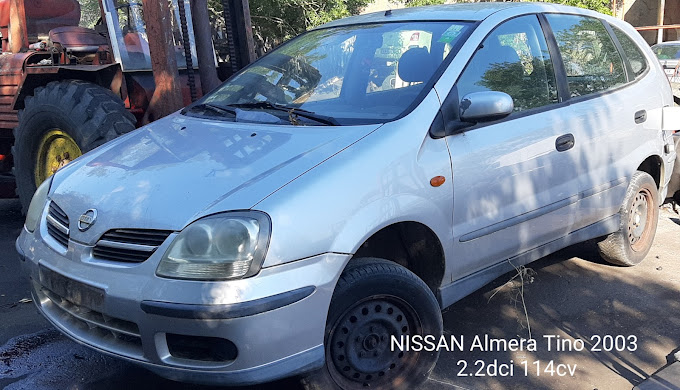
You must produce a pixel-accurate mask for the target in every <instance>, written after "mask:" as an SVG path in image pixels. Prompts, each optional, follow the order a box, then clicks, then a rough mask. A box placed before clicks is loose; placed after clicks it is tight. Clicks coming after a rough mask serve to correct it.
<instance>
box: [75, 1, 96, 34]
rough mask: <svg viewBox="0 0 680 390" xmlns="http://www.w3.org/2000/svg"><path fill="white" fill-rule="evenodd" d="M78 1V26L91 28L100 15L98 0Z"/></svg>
mask: <svg viewBox="0 0 680 390" xmlns="http://www.w3.org/2000/svg"><path fill="white" fill-rule="evenodd" d="M78 3H79V4H80V26H82V27H87V28H93V27H94V25H95V23H96V22H97V20H99V18H100V17H101V10H100V8H99V0H79V1H78Z"/></svg>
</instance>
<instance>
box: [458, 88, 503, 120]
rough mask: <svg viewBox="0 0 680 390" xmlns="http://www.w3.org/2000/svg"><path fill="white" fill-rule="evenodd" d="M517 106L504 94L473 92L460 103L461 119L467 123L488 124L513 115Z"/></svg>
mask: <svg viewBox="0 0 680 390" xmlns="http://www.w3.org/2000/svg"><path fill="white" fill-rule="evenodd" d="M514 108H515V105H514V104H513V102H512V98H511V97H510V95H508V94H507V93H504V92H496V91H484V92H472V93H468V94H467V95H465V96H463V99H462V100H461V101H460V105H459V110H460V119H461V120H462V121H465V122H474V123H476V122H486V121H492V120H496V119H500V118H503V117H504V116H507V115H509V114H510V113H512V110H513V109H514Z"/></svg>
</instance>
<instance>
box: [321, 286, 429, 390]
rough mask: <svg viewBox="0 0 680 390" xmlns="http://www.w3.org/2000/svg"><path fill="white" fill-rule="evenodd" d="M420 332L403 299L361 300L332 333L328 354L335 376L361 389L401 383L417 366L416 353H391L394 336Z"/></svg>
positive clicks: (409, 307) (341, 318)
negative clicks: (401, 378)
mask: <svg viewBox="0 0 680 390" xmlns="http://www.w3.org/2000/svg"><path fill="white" fill-rule="evenodd" d="M421 332H422V324H421V322H420V319H419V317H418V315H417V313H416V312H415V310H414V309H413V308H412V307H411V305H409V304H408V303H406V302H405V301H404V300H402V299H400V298H397V297H394V296H374V297H370V298H367V299H364V300H361V301H359V302H357V303H356V304H354V305H352V306H351V307H350V308H349V309H348V310H347V311H345V313H344V314H343V315H342V316H340V318H339V319H338V321H337V322H336V323H335V325H334V326H333V328H332V329H331V332H330V334H329V343H328V345H327V348H326V352H327V359H329V360H330V361H329V362H328V363H329V369H330V371H331V373H332V376H333V377H334V378H335V379H336V381H338V382H343V383H347V384H350V385H354V386H360V387H380V385H381V384H383V383H395V382H398V379H397V378H398V377H399V376H401V375H402V374H404V373H408V371H409V368H410V367H412V366H413V365H415V363H416V361H417V353H415V352H410V353H408V356H405V352H404V351H401V350H399V349H398V348H395V349H394V350H392V348H391V345H390V344H391V337H392V336H394V337H396V338H397V340H401V338H402V337H404V338H406V337H410V336H411V335H414V334H420V333H421ZM331 365H332V366H333V367H330V366H331ZM333 371H335V372H333Z"/></svg>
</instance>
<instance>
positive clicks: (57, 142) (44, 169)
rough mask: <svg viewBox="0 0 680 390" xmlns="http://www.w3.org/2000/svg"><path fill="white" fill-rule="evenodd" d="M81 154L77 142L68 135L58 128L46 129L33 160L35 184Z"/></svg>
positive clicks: (38, 183) (37, 184)
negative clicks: (34, 160)
mask: <svg viewBox="0 0 680 390" xmlns="http://www.w3.org/2000/svg"><path fill="white" fill-rule="evenodd" d="M82 154H83V153H82V152H81V151H80V148H79V147H78V144H77V143H76V141H75V140H74V139H73V138H71V136H70V135H68V134H66V133H65V132H63V131H61V130H59V129H52V130H50V131H48V132H47V134H45V135H44V136H43V137H42V139H41V140H40V144H39V145H38V155H37V158H36V162H35V185H36V186H39V185H40V183H42V182H43V181H45V180H46V179H47V178H48V177H50V176H52V175H53V174H54V173H55V172H56V171H57V170H58V169H59V168H61V167H63V166H64V165H66V164H68V163H70V162H71V161H73V160H74V159H76V158H77V157H79V156H80V155H82Z"/></svg>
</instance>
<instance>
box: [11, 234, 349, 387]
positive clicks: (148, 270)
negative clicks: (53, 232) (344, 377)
mask: <svg viewBox="0 0 680 390" xmlns="http://www.w3.org/2000/svg"><path fill="white" fill-rule="evenodd" d="M41 233H46V232H45V230H44V229H43V228H40V229H38V230H37V231H36V232H35V233H29V232H28V231H26V230H25V229H24V230H23V231H22V233H21V235H20V236H19V238H18V239H17V242H16V248H17V251H18V252H19V255H20V257H21V259H22V264H23V267H24V269H25V271H26V273H27V274H28V275H29V278H30V283H31V286H32V291H33V299H34V302H35V303H36V305H37V307H38V309H39V310H40V312H41V313H42V314H43V315H44V316H45V317H46V318H47V319H48V320H49V321H50V322H51V323H52V324H53V325H54V326H55V327H56V328H57V329H59V330H60V331H62V332H63V333H64V334H66V335H67V336H69V337H71V338H72V339H74V340H76V341H77V342H79V343H82V344H84V345H86V346H89V347H91V348H94V349H96V350H98V351H100V352H103V353H106V354H109V355H113V356H116V357H119V358H123V359H125V360H128V361H131V362H133V363H136V364H139V365H142V366H144V367H146V368H148V369H150V370H151V371H154V372H156V373H157V374H159V375H161V376H164V377H167V378H170V379H173V380H179V381H187V382H194V383H204V384H222V385H247V384H255V383H261V382H267V381H272V380H276V379H279V378H284V377H288V376H292V375H296V374H300V373H304V372H307V371H311V370H313V369H315V368H319V367H321V366H322V365H323V363H324V349H323V341H324V330H325V323H326V314H327V312H328V306H329V304H330V300H331V296H332V294H333V289H334V287H335V284H336V282H337V279H338V277H339V276H340V273H341V272H342V269H343V268H344V265H345V264H346V262H347V261H348V260H349V255H343V254H322V255H318V256H314V257H310V258H307V259H302V260H299V261H295V262H291V263H286V264H282V265H279V266H275V267H269V268H264V269H262V270H261V271H260V273H259V274H257V275H256V276H253V277H251V278H247V279H241V280H233V281H224V282H197V281H186V280H172V279H164V278H159V277H157V276H156V275H155V269H156V267H157V265H158V261H160V256H161V255H162V253H163V252H164V251H165V249H167V246H168V245H169V243H170V242H171V241H172V239H173V238H174V236H171V237H170V238H168V240H167V241H166V242H165V243H164V244H163V245H162V246H161V247H159V248H158V250H157V251H156V252H155V253H154V254H153V255H152V256H151V257H150V258H149V259H148V260H146V261H145V262H143V263H139V264H123V263H115V264H113V263H111V262H103V261H99V260H96V259H94V258H93V257H92V256H91V247H87V246H85V245H82V244H79V243H76V242H73V241H70V242H69V247H68V249H66V250H65V251H63V250H62V251H60V250H59V249H60V248H59V247H57V246H55V243H54V242H52V241H51V238H50V237H49V236H47V235H45V237H46V238H45V239H43V238H42V234H41ZM55 249H56V250H55ZM62 249H63V248H62ZM222 347H224V348H223V349H224V350H220V349H221V348H222Z"/></svg>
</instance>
